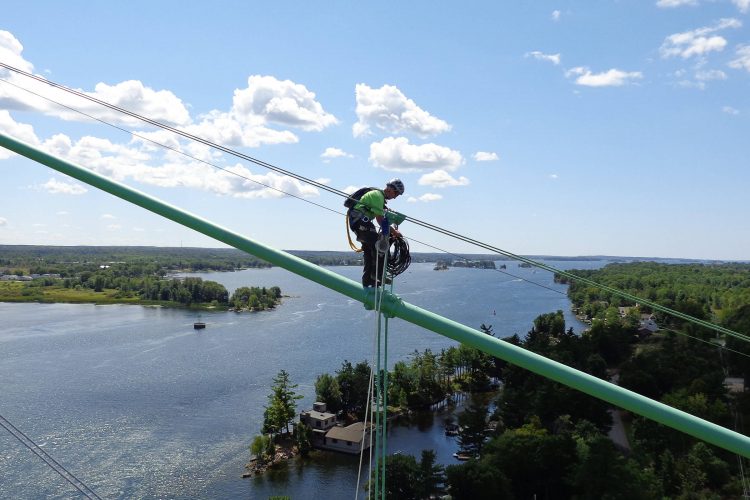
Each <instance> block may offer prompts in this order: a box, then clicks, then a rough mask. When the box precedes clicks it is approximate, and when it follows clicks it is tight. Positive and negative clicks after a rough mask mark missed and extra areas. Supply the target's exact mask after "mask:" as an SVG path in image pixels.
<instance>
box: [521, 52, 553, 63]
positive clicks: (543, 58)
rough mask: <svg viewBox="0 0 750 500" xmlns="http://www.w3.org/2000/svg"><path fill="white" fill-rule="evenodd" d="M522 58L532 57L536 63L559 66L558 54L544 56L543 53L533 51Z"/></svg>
mask: <svg viewBox="0 0 750 500" xmlns="http://www.w3.org/2000/svg"><path fill="white" fill-rule="evenodd" d="M524 57H533V58H534V59H536V60H538V61H549V62H551V63H552V64H554V65H558V64H560V54H544V53H543V52H539V51H538V50H534V51H532V52H527V53H526V54H524Z"/></svg>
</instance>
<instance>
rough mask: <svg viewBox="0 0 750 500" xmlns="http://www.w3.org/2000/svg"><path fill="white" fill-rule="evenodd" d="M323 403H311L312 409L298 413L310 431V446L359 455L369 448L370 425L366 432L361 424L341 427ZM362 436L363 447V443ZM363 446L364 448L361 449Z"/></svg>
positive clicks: (356, 423) (355, 423)
mask: <svg viewBox="0 0 750 500" xmlns="http://www.w3.org/2000/svg"><path fill="white" fill-rule="evenodd" d="M326 410H327V407H326V404H325V403H320V402H316V403H313V409H312V410H307V411H303V412H301V413H300V416H299V420H300V422H301V423H303V424H307V425H308V426H310V428H311V429H312V439H311V441H312V445H313V447H315V448H319V449H323V450H333V451H341V452H344V453H359V452H360V450H361V449H365V450H366V449H367V448H369V447H370V432H371V431H372V425H369V424H368V426H367V427H368V428H367V432H364V433H363V431H364V429H365V426H364V423H362V422H354V423H353V424H351V425H348V426H343V425H339V424H338V420H337V418H336V415H335V414H334V413H329V412H328V411H326ZM363 436H364V445H363V444H362V443H363ZM363 446H364V448H363Z"/></svg>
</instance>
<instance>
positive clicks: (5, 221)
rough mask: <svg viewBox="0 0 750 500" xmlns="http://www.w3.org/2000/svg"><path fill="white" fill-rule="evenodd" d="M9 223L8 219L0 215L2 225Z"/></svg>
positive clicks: (0, 224) (0, 225)
mask: <svg viewBox="0 0 750 500" xmlns="http://www.w3.org/2000/svg"><path fill="white" fill-rule="evenodd" d="M7 225H8V219H6V218H5V217H0V227H2V226H7Z"/></svg>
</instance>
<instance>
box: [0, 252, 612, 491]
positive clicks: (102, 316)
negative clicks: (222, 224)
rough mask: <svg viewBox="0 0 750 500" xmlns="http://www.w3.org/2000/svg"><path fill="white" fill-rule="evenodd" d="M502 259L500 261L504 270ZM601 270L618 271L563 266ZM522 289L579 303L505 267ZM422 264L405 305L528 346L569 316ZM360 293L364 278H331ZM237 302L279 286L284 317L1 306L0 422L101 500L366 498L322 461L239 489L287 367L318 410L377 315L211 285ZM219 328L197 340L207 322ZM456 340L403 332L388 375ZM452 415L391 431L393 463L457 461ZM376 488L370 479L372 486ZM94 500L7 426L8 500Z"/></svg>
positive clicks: (242, 274)
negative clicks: (407, 458)
mask: <svg viewBox="0 0 750 500" xmlns="http://www.w3.org/2000/svg"><path fill="white" fill-rule="evenodd" d="M499 264H501V262H498V265H499ZM549 264H550V265H552V266H554V267H558V268H562V269H571V268H578V269H583V268H585V269H590V268H598V267H601V266H603V265H604V264H606V262H604V261H552V262H549ZM506 265H507V266H508V269H507V271H508V272H509V273H513V274H515V275H517V276H518V277H521V278H524V279H527V280H530V281H534V282H537V283H539V284H543V285H544V286H546V287H549V288H552V289H553V290H557V291H558V292H563V293H564V292H565V288H566V287H565V286H563V285H558V284H555V283H553V280H552V276H551V275H550V274H549V273H546V272H543V271H536V270H534V269H528V268H520V267H517V265H516V264H515V263H506ZM432 267H433V265H432V264H412V266H411V267H410V268H409V270H408V271H407V272H406V273H404V274H403V275H402V276H399V278H398V279H397V282H396V286H395V289H394V292H395V293H396V294H397V295H399V296H400V297H401V298H403V299H404V300H405V301H407V302H410V303H413V304H415V305H418V306H420V307H424V308H426V309H429V310H431V311H433V312H436V313H438V314H441V315H444V316H446V317H448V318H450V319H453V320H455V321H458V322H461V323H463V324H466V325H469V326H472V327H475V328H478V327H479V325H481V324H482V323H484V324H488V325H492V326H493V331H494V332H495V334H496V335H497V336H499V337H506V336H509V335H512V334H514V333H518V334H520V335H523V334H525V333H526V332H527V331H528V330H529V329H530V328H531V324H532V321H533V319H534V318H535V317H536V316H537V315H539V314H541V313H546V312H552V311H555V310H557V309H562V310H563V311H565V314H566V324H567V325H568V326H572V327H573V328H574V330H576V331H578V332H580V331H581V330H582V329H583V328H584V327H585V325H583V324H581V323H579V322H578V321H577V320H575V319H574V318H573V317H572V316H571V314H570V311H569V309H570V305H569V301H568V300H567V298H566V297H565V295H564V294H561V293H555V292H554V291H551V290H549V289H546V288H542V287H539V286H534V285H532V284H529V283H527V282H524V281H522V280H520V279H518V278H514V277H511V276H508V275H506V274H503V273H501V272H498V271H493V270H480V269H461V268H451V269H450V270H448V271H439V272H438V271H433V270H432ZM330 269H332V270H333V271H334V272H337V273H339V274H342V275H344V276H347V277H349V278H352V279H354V280H358V277H359V274H360V272H361V271H360V269H359V268H356V267H332V268H330ZM191 276H199V277H202V278H203V279H209V280H213V281H217V282H219V283H222V284H223V285H225V286H226V287H227V289H228V290H230V292H231V291H233V290H234V289H235V288H237V287H240V286H268V287H270V286H279V287H281V290H282V293H283V294H284V295H286V296H287V297H285V298H284V299H283V303H282V305H281V306H279V307H278V308H277V309H276V310H274V311H268V312H262V313H242V314H238V313H231V312H215V313H207V312H200V313H199V312H196V311H186V310H182V309H167V308H159V307H141V306H132V305H127V306H126V305H108V306H95V305H72V304H10V303H0V318H2V328H0V414H2V415H3V416H4V417H5V418H6V419H8V420H9V421H10V422H12V423H13V424H15V425H16V426H17V427H18V428H20V429H21V430H22V431H23V432H24V433H25V434H26V435H27V436H29V437H30V438H31V439H33V440H34V441H35V442H36V443H37V444H39V445H40V446H42V448H43V449H44V450H45V451H46V452H47V453H49V454H50V455H51V456H52V457H54V458H55V459H56V460H57V461H58V462H59V463H61V464H62V465H64V466H65V467H66V468H67V469H68V470H70V471H71V472H72V473H73V474H75V476H76V477H78V478H79V479H81V480H82V481H83V482H84V483H86V484H87V485H88V486H89V487H91V488H92V489H93V490H94V491H95V492H96V493H97V494H98V495H99V496H101V497H102V498H268V497H269V496H271V495H282V494H283V495H290V496H291V497H292V498H294V499H305V498H329V499H339V498H341V499H349V498H353V497H354V494H355V490H356V482H357V471H358V457H352V456H346V455H339V454H334V453H324V454H321V456H318V457H316V458H314V459H311V460H307V461H305V462H304V463H303V462H301V461H294V462H292V463H290V464H289V465H288V467H286V468H284V469H282V470H281V471H278V472H275V473H273V474H268V475H266V476H263V477H259V478H253V479H241V478H240V476H241V474H242V472H243V470H244V464H245V463H246V462H247V460H248V458H249V450H248V446H249V444H250V442H251V440H252V438H253V436H254V435H256V434H258V433H259V431H260V427H261V423H262V420H263V409H264V408H263V407H264V405H265V404H266V403H267V395H268V393H269V392H270V390H269V388H270V385H271V380H272V379H273V377H274V376H275V375H276V374H277V373H278V372H279V370H281V369H284V370H286V371H287V372H289V374H290V376H291V380H292V382H294V383H296V384H299V386H298V388H297V391H298V392H299V393H300V394H302V395H303V396H304V399H301V400H300V401H299V402H298V409H302V408H308V407H311V405H312V402H313V401H314V397H315V390H314V382H315V378H316V377H317V376H318V375H320V374H321V373H324V372H328V373H334V372H335V371H336V370H337V369H339V368H340V367H341V363H342V362H343V361H344V360H349V361H352V362H353V363H355V362H359V361H362V360H364V359H368V360H371V357H372V351H373V335H374V332H375V315H374V313H372V312H369V311H365V310H364V308H363V306H362V305H361V304H360V303H358V302H355V301H353V300H350V299H348V298H346V297H343V296H341V295H338V294H336V293H334V292H331V291H329V290H327V289H325V288H323V287H322V286H320V285H317V284H315V283H312V282H308V281H306V280H304V279H302V278H299V277H297V276H295V275H293V274H291V273H289V272H287V271H285V270H283V269H279V268H271V269H251V270H245V271H238V272H229V273H198V274H193V275H191ZM198 320H200V321H204V322H205V323H207V328H206V329H205V330H193V327H192V324H193V322H195V321H198ZM451 345H455V342H453V341H451V340H449V339H447V338H444V337H442V336H440V335H437V334H434V333H432V332H430V331H426V330H423V329H421V328H418V327H415V326H412V325H410V324H408V323H406V322H404V321H402V320H398V319H395V320H392V321H391V323H390V337H389V364H390V365H391V366H392V365H393V363H395V362H396V361H398V360H404V359H407V358H408V356H409V354H410V353H412V352H414V350H415V349H416V350H419V351H423V350H424V349H427V348H429V349H432V350H433V351H434V352H439V351H440V349H443V348H446V347H449V346H451ZM442 418H443V416H441V415H438V416H436V417H434V418H432V417H430V416H427V417H425V418H423V419H421V420H420V421H419V422H418V423H416V424H413V425H411V426H395V427H394V428H392V429H391V430H390V431H389V436H388V445H389V452H393V451H396V450H399V451H402V452H405V453H411V454H414V455H415V456H417V457H418V456H419V454H420V451H421V450H422V449H428V448H430V449H434V450H436V452H437V454H438V461H439V462H441V463H443V464H451V463H456V462H455V460H454V459H453V457H452V454H453V452H454V451H456V443H455V439H454V438H451V437H446V436H444V434H443V425H442V423H443V420H442ZM363 480H364V478H363ZM79 496H80V494H79V493H78V492H77V490H75V489H74V488H73V487H72V486H71V485H70V484H68V483H67V482H65V481H64V480H63V479H62V478H61V477H60V476H59V475H57V474H56V473H55V472H54V471H52V470H51V469H50V468H49V467H48V466H47V465H45V464H44V463H43V462H42V461H41V460H40V459H39V458H37V457H36V456H35V455H33V454H32V453H31V452H30V451H29V450H28V449H26V448H24V447H23V446H22V445H21V444H20V443H19V442H18V441H16V440H15V438H13V437H12V436H11V435H10V434H8V433H6V432H4V431H3V430H2V429H0V498H14V499H24V498H29V499H31V498H78V497H79Z"/></svg>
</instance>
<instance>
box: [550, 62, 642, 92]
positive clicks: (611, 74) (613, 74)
mask: <svg viewBox="0 0 750 500" xmlns="http://www.w3.org/2000/svg"><path fill="white" fill-rule="evenodd" d="M565 76H567V77H568V78H571V77H575V83H576V85H583V86H586V87H621V86H623V85H627V84H629V83H631V82H633V81H634V80H640V79H641V78H643V73H641V72H640V71H622V70H619V69H615V68H612V69H610V70H609V71H604V72H602V73H592V72H591V70H590V69H589V68H586V67H584V66H578V67H576V68H573V69H570V70H568V71H567V72H566V73H565Z"/></svg>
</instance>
